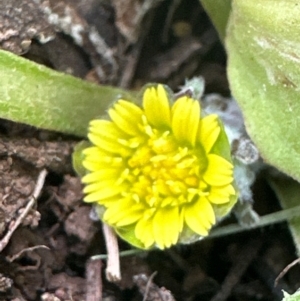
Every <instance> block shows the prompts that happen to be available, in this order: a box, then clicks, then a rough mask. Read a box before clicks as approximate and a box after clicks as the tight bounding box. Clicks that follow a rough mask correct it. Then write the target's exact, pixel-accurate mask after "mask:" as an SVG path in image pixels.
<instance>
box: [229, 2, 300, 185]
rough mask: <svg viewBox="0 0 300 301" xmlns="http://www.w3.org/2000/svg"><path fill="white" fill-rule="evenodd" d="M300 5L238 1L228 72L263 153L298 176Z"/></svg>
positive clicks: (249, 128) (231, 28)
mask: <svg viewBox="0 0 300 301" xmlns="http://www.w3.org/2000/svg"><path fill="white" fill-rule="evenodd" d="M299 15H300V5H299V1H297V0H290V1H285V0H277V1H276V5H275V4H274V1H273V0H264V1H255V0H236V1H233V3H232V11H231V16H230V19H229V24H228V28H227V35H228V36H227V38H226V46H227V53H228V76H229V81H230V87H231V90H232V93H233V96H234V97H235V98H236V99H237V101H238V103H239V105H240V107H241V109H242V111H243V115H244V117H245V123H246V128H247V131H248V133H249V135H250V136H251V138H252V140H253V141H254V142H255V144H256V145H257V146H258V148H259V150H260V152H261V155H262V157H263V158H264V159H265V161H266V162H267V163H269V164H271V165H274V166H275V167H277V168H278V169H280V170H281V171H283V172H285V173H287V174H288V175H290V176H292V177H293V178H295V179H297V180H298V181H300V168H299V166H300V156H299V154H300V139H299V128H300V118H299V116H300V101H299V98H300V72H299V70H300V68H299V67H300V47H299V43H300V36H299V31H300V23H299Z"/></svg>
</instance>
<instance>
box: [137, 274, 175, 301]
mask: <svg viewBox="0 0 300 301" xmlns="http://www.w3.org/2000/svg"><path fill="white" fill-rule="evenodd" d="M155 274H156V273H155ZM155 274H152V276H150V277H148V276H147V275H146V274H138V275H135V276H134V277H133V281H134V282H135V284H136V285H137V286H138V288H139V291H140V293H141V294H142V295H143V296H144V298H143V301H175V299H174V297H173V296H172V293H171V292H170V291H169V290H167V289H166V288H164V287H161V288H160V287H158V286H157V285H156V284H154V283H153V282H152V278H153V276H154V275H155Z"/></svg>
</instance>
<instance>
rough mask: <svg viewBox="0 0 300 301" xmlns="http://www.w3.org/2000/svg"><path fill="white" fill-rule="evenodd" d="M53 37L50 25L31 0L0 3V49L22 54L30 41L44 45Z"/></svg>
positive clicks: (10, 0)
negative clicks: (35, 40)
mask: <svg viewBox="0 0 300 301" xmlns="http://www.w3.org/2000/svg"><path fill="white" fill-rule="evenodd" d="M54 37H55V32H54V30H53V27H52V25H50V24H49V23H48V21H47V20H46V18H44V17H43V16H42V12H41V10H40V8H39V6H38V5H37V4H36V3H35V2H34V1H33V0H22V1H19V0H2V1H0V48H2V49H4V50H8V51H11V52H13V53H15V54H22V53H25V52H27V51H28V50H29V48H30V45H31V40H32V39H34V38H35V39H37V40H39V41H40V42H41V43H46V42H48V41H50V40H52V39H54Z"/></svg>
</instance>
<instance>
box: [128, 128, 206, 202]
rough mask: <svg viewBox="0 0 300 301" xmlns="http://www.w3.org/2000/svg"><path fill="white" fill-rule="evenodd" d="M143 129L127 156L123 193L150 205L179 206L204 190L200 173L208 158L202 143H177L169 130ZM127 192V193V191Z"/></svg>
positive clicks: (204, 167)
mask: <svg viewBox="0 0 300 301" xmlns="http://www.w3.org/2000/svg"><path fill="white" fill-rule="evenodd" d="M149 127H150V126H148V128H147V130H146V134H147V138H146V139H145V141H144V142H143V144H142V145H139V146H138V147H136V148H134V150H133V154H132V156H131V157H130V158H129V159H128V161H127V165H128V169H127V172H126V175H123V177H124V176H125V177H126V180H128V181H129V182H130V187H131V188H130V190H129V191H128V192H125V193H123V194H124V196H131V197H132V198H133V199H134V200H135V201H136V202H145V203H146V204H147V205H148V206H149V207H165V206H178V205H181V204H184V203H187V202H191V201H193V200H195V198H198V196H199V195H200V194H203V193H204V194H205V192H204V191H205V188H206V185H205V183H204V182H203V181H202V174H203V172H204V171H205V169H206V167H207V159H206V156H205V152H204V150H203V148H202V146H200V145H199V146H198V147H196V148H193V149H190V148H189V147H188V146H185V145H180V143H178V142H177V141H176V139H175V138H174V136H173V134H172V132H171V131H169V130H165V131H161V130H157V129H153V128H149ZM128 194H129V195H128Z"/></svg>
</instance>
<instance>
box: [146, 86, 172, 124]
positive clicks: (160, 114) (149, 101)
mask: <svg viewBox="0 0 300 301" xmlns="http://www.w3.org/2000/svg"><path fill="white" fill-rule="evenodd" d="M143 107H144V110H145V115H146V117H147V119H148V121H149V123H150V124H151V125H153V126H155V127H170V126H171V110H170V101H169V99H168V93H167V91H166V89H165V88H164V86H163V85H158V86H157V88H155V87H149V88H147V89H146V90H145V92H144V95H143Z"/></svg>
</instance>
